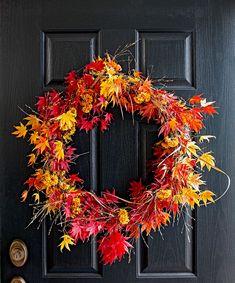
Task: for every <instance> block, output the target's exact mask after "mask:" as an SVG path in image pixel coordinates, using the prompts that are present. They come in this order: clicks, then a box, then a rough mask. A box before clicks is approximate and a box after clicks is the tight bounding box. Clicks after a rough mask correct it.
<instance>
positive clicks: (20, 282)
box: [11, 276, 26, 283]
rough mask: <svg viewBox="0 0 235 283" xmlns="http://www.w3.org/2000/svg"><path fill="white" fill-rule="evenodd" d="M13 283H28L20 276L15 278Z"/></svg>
mask: <svg viewBox="0 0 235 283" xmlns="http://www.w3.org/2000/svg"><path fill="white" fill-rule="evenodd" d="M11 283H26V281H25V280H24V278H22V277H20V276H15V277H14V278H12V279H11Z"/></svg>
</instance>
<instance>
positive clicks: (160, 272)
mask: <svg viewBox="0 0 235 283" xmlns="http://www.w3.org/2000/svg"><path fill="white" fill-rule="evenodd" d="M0 12H1V17H0V21H1V24H0V29H1V33H0V34H1V46H0V71H1V75H0V82H1V85H0V95H1V104H0V107H1V138H0V139H1V149H2V151H1V190H0V191H1V251H0V252H1V279H2V282H3V283H5V282H6V283H7V282H10V280H11V278H12V277H13V276H14V275H20V276H22V277H23V278H25V280H26V282H29V283H38V282H45V283H53V282H57V283H68V282H71V283H73V282H81V283H94V282H101V283H111V282H113V283H115V282H122V283H127V282H128V283H130V282H133V283H134V282H142V283H147V282H149V283H153V282H159V283H168V282H171V283H195V282H198V283H212V282H213V283H232V282H235V281H234V280H235V279H234V278H235V271H234V270H235V245H234V239H235V226H234V223H235V193H234V192H233V190H232V189H233V184H234V173H233V169H234V165H235V164H234V160H235V158H234V157H235V156H234V142H235V140H234V137H235V135H234V126H235V125H234V121H235V115H234V108H235V79H234V73H235V54H234V46H235V3H234V1H229V0H224V1H222V0H210V1H204V0H198V1H196V0H194V1H193V0H178V1H175V0H166V1H159V0H135V1H133V0H130V1H123V0H119V1H106V0H101V1H94V0H87V1H75V0H68V1H63V0H57V1H55V0H50V1H46V0H38V1H35V0H22V1H15V0H1V1H0ZM135 41H136V44H135V46H133V47H132V49H131V51H132V53H133V56H134V58H135V66H134V65H133V67H135V68H137V69H138V70H140V71H141V72H143V73H144V74H145V75H151V77H152V78H153V79H158V78H162V77H167V78H169V79H171V80H172V81H171V82H169V83H168V84H167V89H169V90H171V91H174V92H175V93H176V94H177V95H179V96H182V97H184V98H188V97H190V96H192V95H193V94H195V93H198V92H204V93H205V94H206V96H207V97H208V100H210V101H211V100H216V101H217V105H218V106H219V107H220V108H219V112H220V115H219V116H216V117H215V118H214V119H210V120H208V121H207V122H206V126H207V132H208V133H209V134H212V135H216V136H217V139H216V141H213V143H212V149H213V151H214V153H215V156H216V157H217V160H218V162H217V164H218V166H219V167H222V168H223V169H224V170H225V171H226V172H228V174H230V176H231V179H232V189H231V190H230V192H229V193H228V195H227V196H225V197H224V198H223V199H222V200H221V201H220V202H218V203H217V204H215V205H210V206H208V208H207V209H205V208H201V209H198V210H197V211H196V212H195V213H194V217H195V219H196V221H195V222H194V221H192V223H191V224H192V226H193V230H192V232H191V233H190V236H189V238H190V241H189V240H188V239H187V235H186V234H185V231H184V230H182V225H181V224H179V225H178V226H175V227H168V228H166V229H164V230H163V231H162V233H163V237H164V240H163V239H162V237H161V235H160V233H155V234H152V238H149V239H148V240H147V242H148V245H149V248H147V246H146V245H145V244H144V241H143V239H140V240H139V241H138V243H137V245H136V253H135V255H133V256H132V259H131V262H130V263H128V258H126V259H125V260H124V261H122V262H120V263H115V264H114V265H113V266H111V267H110V266H103V265H102V264H101V263H100V258H99V255H98V254H97V252H96V241H95V240H92V241H90V242H88V243H85V244H80V245H78V246H77V247H75V248H73V249H72V251H71V253H69V252H64V253H60V251H59V249H58V248H57V245H58V243H59V235H58V233H57V232H56V231H55V230H52V233H51V235H50V236H48V225H47V224H46V223H44V224H43V227H41V229H39V230H37V229H36V228H37V225H36V224H33V225H32V226H30V227H29V228H27V229H26V226H27V224H28V223H29V222H30V218H31V213H32V211H31V208H30V206H29V205H25V204H22V203H20V194H21V192H22V188H23V182H24V180H25V179H26V178H27V177H28V176H29V174H30V170H29V169H28V168H27V167H26V155H27V154H28V152H29V148H28V146H27V145H26V143H25V142H24V141H18V140H16V139H15V138H14V137H13V136H12V135H11V132H12V130H13V128H12V127H13V125H15V124H16V123H17V122H18V121H19V120H20V119H21V118H22V113H21V111H20V110H19V109H18V107H17V106H21V107H24V105H25V104H27V105H31V106H32V105H34V104H35V102H36V99H35V97H36V96H39V95H41V94H42V93H43V92H45V91H47V90H49V89H51V88H58V89H60V88H63V78H64V76H65V74H66V73H67V72H68V71H70V70H71V69H74V68H75V69H80V68H81V67H83V66H84V65H85V64H87V63H88V62H90V61H91V60H92V58H93V57H94V56H97V55H102V54H104V53H105V51H108V52H109V53H111V54H112V53H113V52H115V50H117V48H118V47H119V46H124V45H126V44H127V43H132V42H135ZM113 113H114V115H115V120H114V122H113V123H112V126H111V128H110V130H109V131H106V132H105V133H100V132H99V131H97V130H93V131H92V133H91V134H89V135H87V134H85V132H80V133H78V134H77V135H76V139H75V145H76V147H77V148H78V151H79V152H87V151H89V152H90V154H89V155H84V156H83V157H81V158H82V159H80V160H81V163H82V164H83V166H80V165H79V163H77V164H76V165H74V170H75V171H79V172H80V174H81V176H83V177H84V179H85V180H87V181H86V184H85V186H86V187H90V188H91V189H93V190H95V191H96V192H97V193H98V194H99V193H100V192H101V191H102V190H103V189H104V188H112V187H115V188H116V189H117V191H118V193H119V195H121V196H126V195H127V192H126V191H127V188H128V181H129V180H130V179H135V178H136V179H138V178H140V177H142V178H145V177H146V160H148V159H149V158H150V157H151V144H152V143H153V142H154V141H155V134H156V131H157V128H156V127H155V126H153V125H151V124H150V125H148V124H147V123H146V122H145V121H144V120H140V119H138V117H136V118H135V121H136V122H135V124H134V126H133V123H132V118H131V117H130V116H128V115H125V120H122V118H121V115H120V113H119V111H116V110H113ZM207 181H208V184H209V187H210V188H211V189H213V190H214V191H215V192H216V194H217V195H219V194H220V193H222V192H223V190H224V189H225V186H226V180H225V179H224V177H223V176H220V175H219V174H217V173H213V174H211V175H210V177H208V178H207ZM29 203H30V201H29V202H28V204H29ZM16 238H17V239H22V240H23V241H25V243H26V244H27V247H28V250H29V257H28V260H27V263H26V264H25V266H23V267H21V268H17V267H14V266H13V265H12V264H11V262H10V259H9V255H8V251H9V246H10V244H11V242H12V241H13V240H14V239H16Z"/></svg>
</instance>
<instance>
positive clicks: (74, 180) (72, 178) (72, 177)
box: [69, 174, 84, 184]
mask: <svg viewBox="0 0 235 283" xmlns="http://www.w3.org/2000/svg"><path fill="white" fill-rule="evenodd" d="M69 178H70V180H71V181H72V182H73V183H75V182H78V183H81V184H82V183H84V180H83V179H81V178H80V177H79V176H78V174H71V175H69Z"/></svg>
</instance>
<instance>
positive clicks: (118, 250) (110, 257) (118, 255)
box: [98, 232, 133, 265]
mask: <svg viewBox="0 0 235 283" xmlns="http://www.w3.org/2000/svg"><path fill="white" fill-rule="evenodd" d="M128 239H129V237H124V236H123V235H122V234H121V233H120V232H113V233H112V234H110V235H108V236H104V237H102V238H101V239H100V240H99V248H98V251H100V253H101V255H102V260H101V261H102V262H104V264H105V265H106V264H108V263H109V264H110V265H111V264H112V263H113V262H114V261H115V260H117V259H118V260H119V261H120V260H121V259H122V258H123V256H124V255H125V253H128V252H129V249H130V248H133V246H132V245H131V244H130V243H129V242H128V241H127V240H128Z"/></svg>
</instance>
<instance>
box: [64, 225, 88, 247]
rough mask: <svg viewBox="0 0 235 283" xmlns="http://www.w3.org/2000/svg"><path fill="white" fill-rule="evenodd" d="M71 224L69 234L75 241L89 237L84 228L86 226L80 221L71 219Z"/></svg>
mask: <svg viewBox="0 0 235 283" xmlns="http://www.w3.org/2000/svg"><path fill="white" fill-rule="evenodd" d="M71 226H72V228H71V230H70V231H69V234H70V236H71V237H72V238H73V239H74V240H75V241H78V240H82V241H83V242H84V241H85V240H86V239H88V238H89V233H88V232H87V230H86V226H83V225H81V223H80V221H78V220H75V221H73V222H72V224H71Z"/></svg>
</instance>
